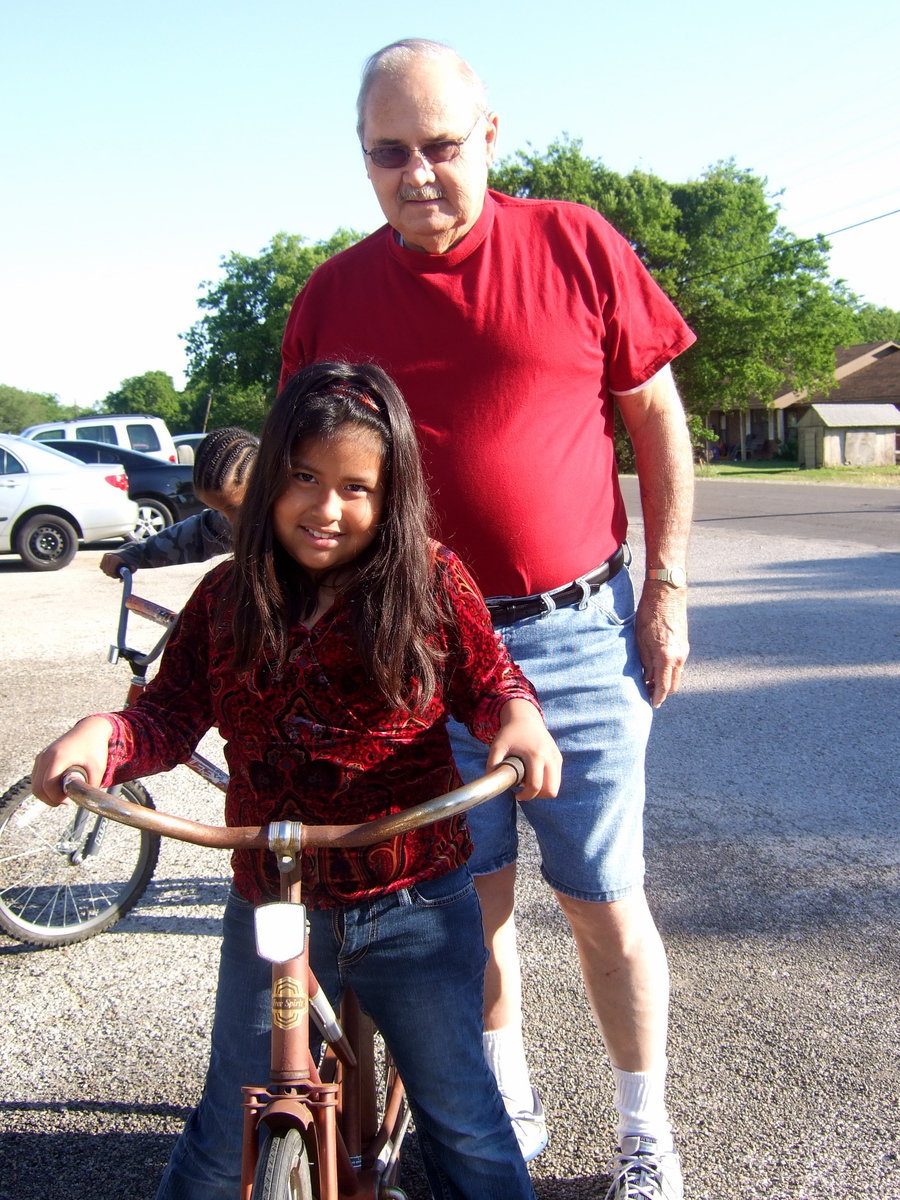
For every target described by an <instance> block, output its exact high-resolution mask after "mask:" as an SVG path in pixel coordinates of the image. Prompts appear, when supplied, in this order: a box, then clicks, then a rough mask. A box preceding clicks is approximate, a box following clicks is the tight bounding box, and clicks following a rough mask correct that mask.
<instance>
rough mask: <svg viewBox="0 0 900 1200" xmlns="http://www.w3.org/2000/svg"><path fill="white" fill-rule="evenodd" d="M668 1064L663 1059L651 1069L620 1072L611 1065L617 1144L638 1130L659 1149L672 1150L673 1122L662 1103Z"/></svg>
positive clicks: (663, 1102)
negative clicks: (616, 1119)
mask: <svg viewBox="0 0 900 1200" xmlns="http://www.w3.org/2000/svg"><path fill="white" fill-rule="evenodd" d="M667 1066H668V1062H667V1061H666V1060H664V1061H663V1063H662V1066H660V1067H657V1068H656V1069H655V1070H653V1071H620V1070H619V1068H618V1067H613V1075H614V1076H615V1080H616V1097H615V1105H616V1111H617V1112H618V1114H619V1123H618V1126H617V1133H618V1138H619V1145H620V1146H621V1144H622V1138H623V1137H627V1136H628V1135H629V1134H636V1133H639V1134H644V1135H645V1136H647V1137H652V1138H655V1139H656V1141H657V1142H658V1143H659V1148H660V1150H671V1149H672V1146H673V1142H672V1125H671V1123H670V1121H669V1115H668V1113H667V1112H666V1103H665V1089H666V1068H667Z"/></svg>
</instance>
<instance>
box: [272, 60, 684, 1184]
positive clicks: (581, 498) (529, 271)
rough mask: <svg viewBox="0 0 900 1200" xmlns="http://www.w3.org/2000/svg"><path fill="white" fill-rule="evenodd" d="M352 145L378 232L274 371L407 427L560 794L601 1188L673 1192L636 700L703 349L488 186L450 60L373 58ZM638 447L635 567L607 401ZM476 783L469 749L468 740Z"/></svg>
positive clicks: (676, 516) (501, 877)
mask: <svg viewBox="0 0 900 1200" xmlns="http://www.w3.org/2000/svg"><path fill="white" fill-rule="evenodd" d="M358 117H359V123H358V133H359V138H360V142H361V146H362V152H363V155H364V162H365V165H366V170H367V172H368V176H369V180H370V182H371V184H372V187H373V188H374V190H375V194H376V196H377V198H378V202H379V204H380V206H381V208H382V211H383V213H384V216H385V218H386V221H387V224H385V225H384V226H383V227H382V228H381V229H379V230H378V231H376V232H375V233H374V234H372V235H371V236H370V237H368V238H366V239H365V240H363V241H362V242H360V243H358V244H357V245H355V246H353V247H351V248H350V249H348V250H346V251H344V252H343V253H341V254H338V255H336V256H335V257H334V258H332V259H330V260H328V261H327V262H326V263H324V264H323V265H322V266H320V267H319V268H318V269H317V270H316V271H315V272H314V274H313V275H312V277H311V278H310V280H309V282H308V283H307V285H306V287H305V288H304V289H303V291H302V292H301V293H300V295H299V296H298V297H297V300H296V301H295V303H294V307H293V310H292V312H291V316H290V319H289V321H288V325H287V328H286V331H285V337H284V345H283V367H284V369H283V379H286V378H288V377H289V376H290V375H291V374H292V373H293V372H294V371H296V370H297V369H298V368H299V367H300V366H302V365H304V364H305V363H308V362H312V361H314V360H316V359H349V360H353V361H363V360H371V361H373V362H376V363H378V364H379V365H380V366H381V367H383V368H384V369H385V370H386V371H388V372H389V373H390V374H391V375H393V377H394V378H395V379H396V380H397V382H398V383H399V385H400V387H401V390H402V391H403V393H404V395H405V396H406V399H407V402H408V403H409V405H410V408H411V410H412V413H413V417H414V419H415V422H416V426H417V429H418V432H419V436H420V440H421V444H422V449H423V454H424V458H425V465H426V473H427V477H428V479H429V481H430V486H431V489H432V496H433V501H434V506H435V510H436V514H437V530H436V536H437V537H438V538H439V539H440V540H441V541H442V542H445V543H447V544H448V545H450V546H451V547H453V549H455V550H456V551H457V552H458V553H459V554H460V555H461V556H462V557H463V559H464V561H465V562H466V563H467V564H468V566H469V567H470V569H471V570H472V572H473V574H474V576H475V579H476V581H477V582H478V584H479V586H480V588H481V590H482V591H483V593H484V595H485V596H486V597H487V601H488V606H489V608H490V609H491V613H492V617H493V620H494V624H495V627H496V629H497V631H498V634H499V636H500V637H501V638H502V639H503V640H504V641H505V642H506V644H507V645H508V646H509V648H510V651H511V653H512V655H513V657H514V658H515V659H516V660H517V661H518V662H519V664H520V665H521V666H522V668H523V670H524V671H525V673H526V674H527V675H528V676H529V677H530V679H531V680H532V682H533V683H534V684H535V686H536V687H537V689H538V693H539V695H540V698H541V702H542V704H543V707H544V711H545V714H546V718H547V723H548V725H549V727H550V729H551V731H552V733H553V735H554V737H555V738H556V740H557V743H558V744H559V746H560V748H561V750H562V752H563V756H564V767H563V788H562V790H561V792H560V795H559V798H558V799H556V800H552V801H530V802H528V803H527V804H525V805H522V806H521V815H522V816H523V817H524V819H526V820H527V821H528V822H529V823H530V824H531V825H532V827H533V829H534V831H535V833H536V835H537V840H538V843H539V845H540V851H541V870H542V873H543V876H544V878H545V880H546V881H547V883H548V884H549V886H550V887H551V888H552V890H553V892H554V894H555V896H556V898H557V900H558V902H559V904H560V905H561V907H562V909H563V912H564V913H565V915H566V917H567V918H568V921H569V924H570V925H571V928H572V932H573V934H574V937H575V940H576V943H577V946H578V951H579V956H580V961H581V967H582V972H583V977H584V984H585V989H586V992H587V995H588V998H589V1000H590V1003H591V1006H592V1010H593V1013H594V1015H595V1018H596V1021H597V1025H598V1028H599V1031H600V1034H601V1037H602V1040H603V1042H604V1044H605V1047H606V1050H607V1052H608V1055H609V1058H610V1060H611V1063H612V1067H613V1071H614V1075H615V1097H614V1101H615V1106H616V1109H617V1112H618V1124H617V1136H618V1148H617V1151H616V1154H615V1157H614V1160H613V1167H612V1173H613V1183H612V1186H611V1188H610V1190H609V1193H608V1196H609V1198H610V1200H613V1198H615V1200H626V1198H630V1197H635V1196H640V1197H641V1198H642V1200H654V1198H659V1200H681V1197H682V1194H683V1188H682V1182H681V1168H680V1163H679V1158H678V1154H677V1151H676V1150H675V1147H674V1143H673V1137H672V1128H671V1125H670V1122H669V1117H668V1114H667V1111H666V1106H665V1101H664V1087H665V1075H666V1061H667V1060H666V1024H667V1012H668V972H667V964H666V957H665V952H664V949H663V946H662V943H661V940H660V938H659V935H658V933H657V930H656V927H655V924H654V921H653V918H652V916H651V914H650V911H649V909H648V907H647V903H646V900H645V897H644V890H643V879H644V861H643V843H642V823H643V820H642V819H643V804H644V754H645V748H646V742H647V737H648V734H649V729H650V722H651V712H652V708H654V707H658V706H659V705H660V704H662V703H663V702H664V701H665V699H666V697H667V696H669V695H670V694H671V693H672V692H674V691H676V690H677V688H678V685H679V680H680V677H681V671H682V667H683V665H684V662H685V659H686V657H687V653H688V639H687V618H686V586H685V585H686V575H685V563H686V554H687V541H688V530H689V525H690V519H691V505H692V495H693V465H692V455H691V448H690V442H689V437H688V433H687V428H686V424H685V418H684V412H683V409H682V406H681V402H680V400H679V398H678V394H677V391H676V389H675V384H674V381H673V378H672V373H671V369H670V366H669V364H670V363H671V362H672V360H673V359H674V358H676V357H677V356H678V355H679V354H680V353H682V352H683V351H684V350H685V349H687V348H688V346H690V345H691V343H692V342H693V340H694V336H693V334H692V333H691V331H690V330H689V329H688V328H687V326H686V325H685V324H684V322H683V320H682V319H681V317H680V316H679V314H678V313H677V311H676V310H675V308H674V307H673V306H672V304H671V302H670V301H669V300H668V298H667V297H666V296H665V295H664V294H663V293H662V292H661V290H660V289H659V288H658V287H657V285H656V284H655V283H654V281H653V280H652V279H651V277H650V276H649V275H648V273H647V271H646V270H645V268H644V267H643V266H642V264H641V263H640V262H639V260H638V259H637V257H636V256H635V254H634V253H633V251H632V250H631V248H630V247H629V245H628V244H627V243H626V242H625V241H624V239H623V238H621V237H620V236H619V235H618V234H617V233H616V232H615V231H614V230H613V229H612V228H611V227H610V226H609V225H608V224H607V223H606V222H605V221H604V220H603V218H602V217H601V216H600V215H599V214H598V213H596V212H595V211H594V210H592V209H589V208H586V207H583V206H581V205H575V204H568V203H562V202H555V201H532V200H519V199H513V198H510V197H507V196H502V195H500V194H497V193H494V192H491V191H489V190H488V187H487V177H488V170H489V168H490V165H491V163H492V161H493V157H494V151H495V147H496V141H497V129H498V118H497V115H496V114H495V113H494V112H492V111H491V110H490V108H489V106H488V104H487V101H486V98H485V92H484V88H483V85H482V84H481V81H480V80H479V78H478V77H477V75H475V73H474V72H473V71H472V69H471V67H469V65H468V64H467V63H465V62H464V61H463V60H462V59H460V58H459V56H458V55H456V54H455V53H454V52H453V51H452V50H450V49H449V48H448V47H446V46H442V45H440V44H438V43H434V42H427V41H422V40H407V41H403V42H397V43H394V44H393V45H391V46H387V47H385V48H384V49H383V50H380V51H379V52H378V53H377V54H375V55H373V56H372V58H371V59H370V60H369V61H368V63H367V64H366V67H365V70H364V74H363V80H362V87H361V90H360V94H359V102H358ZM616 406H617V407H618V409H619V411H620V412H621V413H622V416H623V417H624V419H625V422H626V425H627V427H628V430H629V433H630V435H631V438H632V442H633V444H634V449H635V456H636V460H637V467H638V473H639V476H640V487H641V500H642V505H643V518H644V536H645V545H646V563H645V567H644V571H643V580H642V591H641V598H640V603H639V604H638V605H637V608H636V607H635V593H634V589H633V587H632V582H631V578H630V574H629V570H628V565H629V562H630V552H629V550H628V547H627V544H626V541H625V539H626V534H627V523H626V514H625V506H624V504H623V501H622V496H621V492H620V490H619V485H618V479H617V475H616V466H615V458H614V452H613V419H614V410H615V407H616ZM452 736H453V739H454V753H455V755H456V758H457V762H458V763H459V766H460V769H461V770H462V772H463V774H464V775H465V776H467V777H473V776H475V775H478V774H480V773H482V772H483V769H484V753H483V748H482V747H480V746H479V744H478V743H477V742H473V740H472V739H471V738H470V737H469V736H468V734H467V733H466V731H465V730H464V729H462V728H461V727H456V728H454V729H453V730H452ZM517 807H518V806H517V805H516V801H515V797H514V796H513V795H507V796H505V797H500V798H498V799H497V800H495V801H491V802H489V803H488V804H487V805H484V806H483V807H482V808H480V809H478V810H476V811H475V812H474V813H472V814H471V815H470V820H471V826H472V832H473V838H474V841H475V854H474V856H473V859H472V860H471V864H470V865H471V867H472V869H473V872H474V873H475V874H476V876H477V884H478V890H479V895H480V897H481V902H482V909H483V916H484V927H485V935H486V941H487V944H488V947H489V949H490V951H491V961H490V963H489V966H488V970H487V974H486V980H485V1034H484V1043H485V1053H486V1056H487V1058H488V1061H489V1062H490V1064H491V1066H492V1068H493V1070H494V1073H495V1075H496V1076H497V1079H498V1082H499V1084H500V1089H501V1092H502V1094H503V1096H504V1101H505V1104H506V1107H507V1110H508V1112H509V1113H510V1116H511V1118H512V1120H513V1124H514V1127H515V1129H516V1133H517V1137H518V1138H519V1143H520V1146H521V1148H522V1152H523V1155H524V1157H525V1158H526V1159H529V1158H531V1157H533V1156H534V1155H535V1154H537V1153H539V1152H540V1150H541V1149H542V1148H543V1146H544V1145H545V1144H546V1137H547V1135H546V1126H545V1122H544V1117H543V1111H542V1107H541V1103H540V1100H539V1098H538V1096H537V1094H536V1092H535V1091H534V1089H533V1088H532V1086H531V1083H530V1080H529V1076H528V1069H527V1065H526V1062H525V1054H524V1047H523V1039H522V1031H521V1003H520V978H519V964H518V957H517V954H516V945H515V927H514V923H513V888H514V883H515V870H516V852H517V842H516V816H517Z"/></svg>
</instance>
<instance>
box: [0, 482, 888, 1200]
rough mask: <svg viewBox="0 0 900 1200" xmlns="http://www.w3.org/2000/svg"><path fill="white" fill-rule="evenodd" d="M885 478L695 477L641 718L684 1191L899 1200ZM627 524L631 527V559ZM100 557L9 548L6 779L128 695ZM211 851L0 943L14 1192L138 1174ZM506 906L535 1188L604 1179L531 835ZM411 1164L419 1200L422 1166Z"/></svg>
mask: <svg viewBox="0 0 900 1200" xmlns="http://www.w3.org/2000/svg"><path fill="white" fill-rule="evenodd" d="M625 486H626V491H627V493H628V496H629V505H630V507H631V510H632V512H634V497H635V491H634V481H625ZM732 489H735V490H734V491H733V490H732ZM738 489H739V490H738ZM898 499H900V493H898V492H897V491H893V490H889V489H862V488H835V487H828V488H820V487H817V486H814V485H784V484H778V485H772V484H741V483H737V481H726V482H722V481H716V480H701V481H700V483H699V487H698V510H697V515H698V520H697V523H696V528H695V535H694V542H693V550H692V556H691V578H692V585H691V595H692V643H693V650H692V657H691V662H690V669H689V671H688V673H687V677H686V680H685V684H684V689H683V691H682V692H681V693H680V694H679V695H678V696H676V697H674V698H673V699H671V700H670V701H669V702H667V703H666V705H665V706H664V707H663V708H662V709H661V710H660V712H659V714H658V715H657V719H656V723H655V728H654V734H653V739H652V743H651V753H650V763H649V796H648V817H647V835H648V836H647V842H648V845H647V859H648V893H649V896H650V900H651V904H652V905H653V907H654V910H655V912H656V914H657V918H658V921H659V924H660V927H661V929H662V931H663V933H664V936H665V939H666V943H667V946H668V948H669V954H670V961H671V969H672V984H673V1002H672V1023H671V1047H670V1057H671V1067H670V1077H671V1108H672V1112H673V1116H674V1118H675V1120H676V1122H677V1124H678V1126H679V1128H680V1130H681V1135H680V1144H681V1147H682V1150H683V1155H684V1161H685V1177H686V1195H687V1197H688V1200H713V1198H715V1200H738V1198H741V1200H743V1198H747V1200H832V1198H837V1197H840V1198H841V1200H857V1198H860V1200H861V1198H863V1197H865V1198H872V1200H874V1198H875V1197H877V1198H878V1200H885V1198H895V1197H900V1162H898V1103H900V1095H898V1092H900V1084H898V1061H900V1054H898V1050H900V1035H898V1022H897V1000H898V997H897V981H898V978H900V972H898V965H900V964H898V957H900V956H898V944H897V929H898V916H900V901H898V896H900V838H898V834H900V816H898V806H897V793H898V775H900V772H898V767H897V744H898V737H897V734H898V727H897V695H898V687H897V685H898V680H900V664H898V659H900V653H898V652H900V607H898V598H900V554H898V550H900V522H898V521H897V519H896V513H897V500H898ZM640 533H641V530H640V523H639V521H637V520H636V521H635V523H634V526H633V530H632V540H633V542H634V543H635V548H636V550H637V551H638V552H640ZM98 559H99V551H98V550H89V551H84V552H82V553H80V554H79V556H78V558H77V560H76V562H75V563H74V564H73V565H72V566H71V567H69V568H67V569H66V570H65V571H62V572H59V573H58V574H56V575H46V576H40V575H33V574H29V573H27V572H24V571H23V570H21V568H20V567H19V566H18V565H17V562H16V560H14V559H2V560H0V598H2V612H3V620H2V622H0V729H2V731H3V736H2V742H0V746H2V749H0V788H4V787H6V786H7V785H8V784H10V783H12V782H13V781H14V780H15V779H17V778H18V777H19V776H20V775H22V774H23V773H24V772H25V771H26V770H27V768H28V766H29V765H30V761H31V757H32V755H33V753H34V751H35V750H36V749H37V748H39V747H40V746H42V745H44V744H45V743H46V742H47V741H48V740H50V739H51V738H52V737H54V736H55V735H56V734H57V733H59V732H61V731H62V730H63V729H64V728H66V727H67V726H68V725H69V724H70V723H71V722H72V721H73V720H74V719H76V718H77V717H78V716H80V715H82V714H83V713H84V712H87V711H94V710H97V709H100V708H105V707H110V706H114V705H116V704H118V703H119V700H120V697H121V694H122V693H123V692H124V688H125V683H126V672H125V669H124V668H122V667H111V666H109V665H107V664H106V663H105V647H106V645H107V644H108V642H109V641H110V638H111V634H112V630H113V628H114V624H115V615H116V609H117V588H116V586H115V585H114V584H113V583H111V582H110V581H108V580H106V579H105V578H103V577H102V576H101V575H100V573H99V572H98V571H97V569H96V563H97V561H98ZM199 573H200V572H199V571H198V570H197V569H196V568H186V567H178V568H170V569H168V570H166V571H157V572H147V573H145V574H143V575H142V576H139V580H140V584H141V588H140V590H141V592H142V593H143V594H147V595H149V596H150V597H151V598H154V599H157V600H159V601H160V602H162V603H167V604H169V605H170V606H175V605H177V604H180V603H181V602H182V601H183V599H184V598H185V597H186V595H187V594H188V592H189V590H190V587H191V586H192V583H193V581H194V579H196V578H197V576H198V574H199ZM148 786H149V787H150V790H151V791H152V792H153V794H154V796H155V798H156V800H157V804H158V805H159V806H160V807H170V808H171V809H173V810H174V811H179V812H185V813H189V814H190V813H193V814H194V815H197V816H199V817H201V819H203V818H205V819H209V820H215V819H216V813H217V810H218V807H219V805H218V801H217V798H216V796H215V795H214V794H213V793H212V792H211V791H210V790H209V789H207V788H206V786H205V785H202V784H199V783H198V782H197V781H196V779H195V777H193V776H191V775H189V774H188V773H187V772H185V771H183V769H179V770H178V771H176V772H173V773H172V774H170V775H169V776H165V777H158V778H155V779H153V780H150V781H149V784H148ZM226 869H227V864H226V862H225V860H224V858H223V856H221V855H218V854H215V853H212V852H202V851H191V850H189V849H187V848H180V847H176V846H174V845H171V844H169V845H167V846H166V847H165V848H164V851H163V855H162V857H161V860H160V864H159V867H158V869H157V872H156V876H155V878H154V881H153V883H152V884H151V886H150V888H149V889H148V891H147V893H146V896H145V901H144V903H142V905H141V906H140V907H139V908H138V909H137V910H136V911H135V913H134V914H132V916H130V917H129V918H127V919H126V920H125V921H124V922H122V923H121V924H120V925H119V926H118V927H117V928H116V930H114V931H111V932H110V933H108V934H104V935H102V936H101V937H99V938H95V939H94V940H92V941H90V942H86V943H84V944H82V945H80V946H74V947H70V948H67V949H63V950H57V951H43V952H40V951H31V950H28V949H26V948H23V947H21V946H19V945H18V944H17V943H15V942H13V941H11V940H8V939H3V938H2V937H0V997H2V1002H3V1012H4V1014H5V1019H6V1028H5V1036H4V1037H3V1039H2V1043H0V1200H51V1198H52V1200H56V1198H57V1197H63V1196H64V1197H66V1198H67V1200H88V1198H89V1200H149V1198H151V1197H152V1196H153V1195H154V1191H155V1183H156V1179H157V1178H158V1175H159V1172H160V1171H161V1169H162V1166H163V1164H164V1162H165V1159H166V1156H167V1154H168V1150H169V1147H170V1145H171V1141H172V1137H173V1135H174V1133H175V1131H176V1130H177V1129H178V1127H179V1126H180V1123H181V1121H182V1119H183V1116H184V1111H185V1106H186V1105H187V1104H189V1103H190V1102H192V1100H193V1099H194V1098H195V1096H196V1093H197V1089H198V1086H199V1082H200V1080H201V1078H202V1071H203V1067H204V1064H205V1053H206V1045H205V1039H206V1037H207V1034H208V1031H209V1018H210V1011H211V1003H212V987H213V983H214V962H215V956H216V930H217V920H218V913H219V910H220V907H221V903H222V900H223V897H224V893H225V882H224V880H225V875H226ZM518 914H519V932H520V942H521V949H522V955H523V961H524V968H525V976H526V994H525V1004H526V1013H527V1036H528V1042H529V1055H530V1060H531V1063H532V1068H533V1072H534V1077H535V1082H536V1083H537V1085H538V1086H539V1088H540V1090H541V1094H542V1096H543V1099H544V1103H545V1106H546V1108H547V1110H548V1114H549V1118H550V1122H551V1142H550V1147H549V1149H548V1151H547V1152H546V1153H545V1154H544V1155H542V1156H541V1157H540V1158H539V1159H538V1160H536V1161H535V1163H534V1164H533V1177H534V1181H535V1188H536V1191H537V1194H538V1197H539V1200H581V1198H582V1197H598V1196H600V1195H602V1191H601V1190H600V1184H599V1177H598V1174H597V1172H598V1170H599V1169H600V1163H601V1161H602V1160H603V1159H605V1158H606V1156H607V1155H608V1153H609V1151H610V1149H611V1133H610V1127H611V1121H612V1114H611V1105H610V1095H611V1080H610V1074H609V1071H608V1069H607V1067H606V1066H605V1064H604V1062H603V1056H602V1054H600V1053H598V1050H597V1045H596V1039H595V1037H594V1034H593V1031H592V1027H591V1022H590V1017H589V1015H588V1013H587V1011H586V1008H585V1005H584V1001H583V999H582V996H581V989H580V985H579V982H578V972H577V967H576V960H575V955H574V951H573V947H572V944H571V939H570V937H569V935H568V932H567V930H566V928H565V926H564V923H563V921H562V919H561V917H560V915H559V913H558V911H557V910H556V908H555V906H554V904H553V902H552V899H551V898H550V897H549V895H548V893H547V889H546V888H545V887H544V885H543V884H542V883H541V881H540V878H539V875H538V872H537V868H536V864H535V861H534V850H533V847H532V846H531V844H530V843H529V842H527V841H526V853H525V858H524V862H523V866H522V870H521V871H520V894H519V902H518ZM598 1155H599V1159H598ZM411 1181H412V1182H411V1184H410V1196H411V1197H412V1198H413V1200H419V1198H420V1197H422V1196H423V1192H422V1190H421V1181H420V1180H419V1177H418V1175H417V1172H416V1170H415V1164H414V1161H413V1165H412V1168H411Z"/></svg>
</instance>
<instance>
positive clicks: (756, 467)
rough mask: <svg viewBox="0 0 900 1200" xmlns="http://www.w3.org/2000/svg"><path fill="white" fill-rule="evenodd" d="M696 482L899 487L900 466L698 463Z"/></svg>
mask: <svg viewBox="0 0 900 1200" xmlns="http://www.w3.org/2000/svg"><path fill="white" fill-rule="evenodd" d="M695 473H696V475H697V478H698V479H759V480H770V481H774V482H777V483H842V484H856V485H857V486H864V487H900V466H895V467H817V468H815V469H814V470H802V471H801V470H800V468H799V467H798V466H797V464H796V463H791V462H779V461H777V460H772V461H770V462H765V461H763V460H761V461H759V462H754V461H753V460H752V459H751V460H750V461H749V462H736V463H735V462H714V463H700V464H699V465H698V466H697V467H695Z"/></svg>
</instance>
